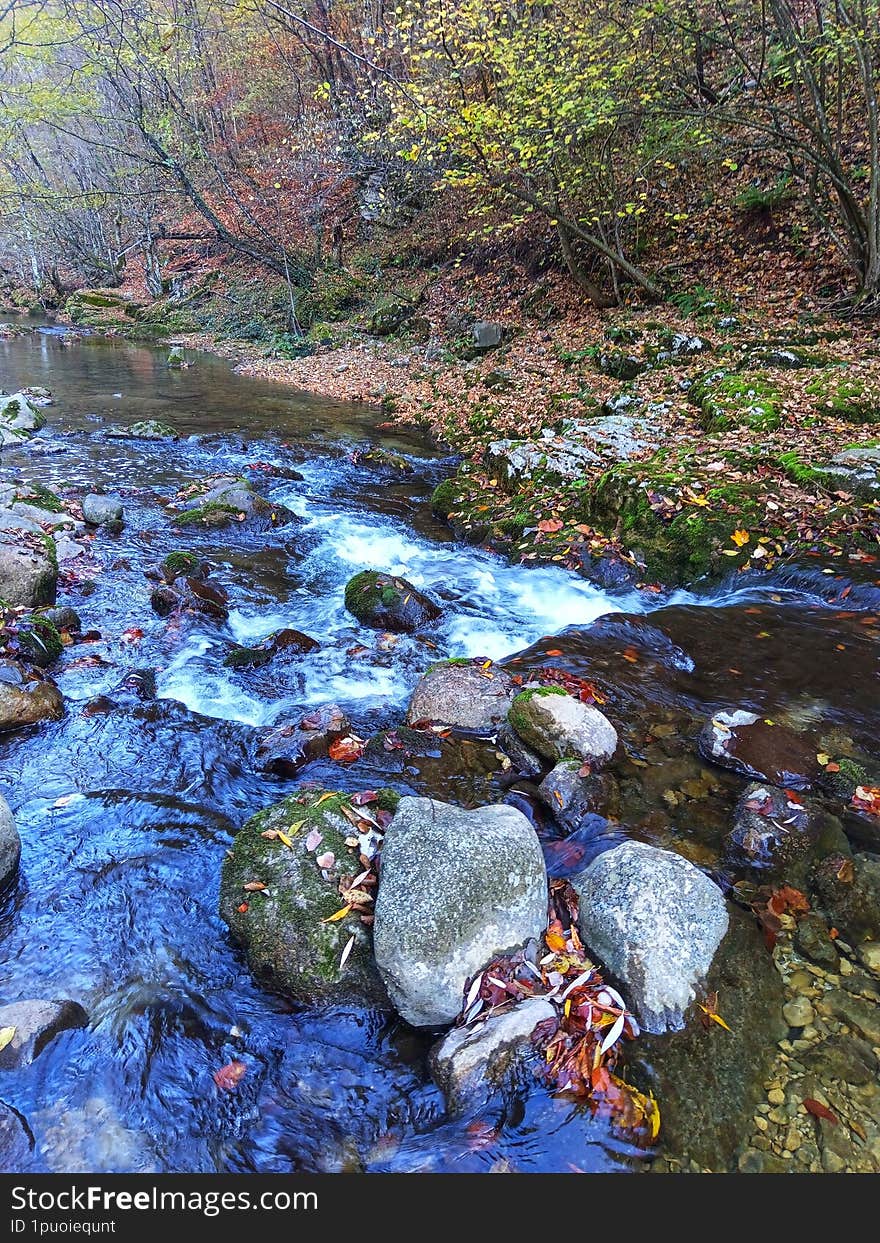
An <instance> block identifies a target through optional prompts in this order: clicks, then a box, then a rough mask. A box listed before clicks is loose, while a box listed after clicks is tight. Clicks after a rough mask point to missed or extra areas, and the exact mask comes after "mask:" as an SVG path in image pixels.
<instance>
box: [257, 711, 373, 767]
mask: <svg viewBox="0 0 880 1243" xmlns="http://www.w3.org/2000/svg"><path fill="white" fill-rule="evenodd" d="M350 732H351V722H350V721H349V719H348V717H347V716H346V715H345V713H344V712H343V711H342V709H341V708H340V707H339V704H322V705H321V706H320V707H319V708H315V709H314V710H313V711H312V712H309V713H308V714H307V715H306V716H304V717H302V719H301V720H299V721H296V722H294V721H288V722H285V723H282V724H280V725H273V726H271V727H270V728H268V729H263V730H260V731H259V733H258V734H257V745H256V750H255V752H254V767H255V768H256V769H257V770H258V771H259V772H270V773H275V774H276V775H277V776H279V777H293V776H295V775H296V773H298V772H299V770H300V769H301V768H302V767H303V765H305V764H308V763H310V762H311V761H312V760H318V759H323V758H324V756H326V755H327V754H328V753H329V751H330V746H331V744H332V743H334V742H336V740H337V739H339V738H342V737H344V736H345V735H346V734H348V733H350Z"/></svg>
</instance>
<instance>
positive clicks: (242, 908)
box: [236, 902, 251, 915]
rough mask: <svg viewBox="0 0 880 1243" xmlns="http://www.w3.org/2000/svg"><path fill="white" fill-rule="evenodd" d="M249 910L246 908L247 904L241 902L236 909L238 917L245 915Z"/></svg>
mask: <svg viewBox="0 0 880 1243" xmlns="http://www.w3.org/2000/svg"><path fill="white" fill-rule="evenodd" d="M250 909H251V908H250V907H249V906H248V904H247V902H242V904H241V906H238V907H236V910H237V911H238V913H239V915H247V913H248V911H249V910H250Z"/></svg>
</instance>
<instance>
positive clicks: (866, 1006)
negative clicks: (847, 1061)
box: [820, 988, 880, 1048]
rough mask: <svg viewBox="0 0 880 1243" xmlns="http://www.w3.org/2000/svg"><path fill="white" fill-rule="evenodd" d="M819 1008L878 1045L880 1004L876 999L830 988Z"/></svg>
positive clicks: (879, 1041) (879, 1036) (870, 1042)
mask: <svg viewBox="0 0 880 1243" xmlns="http://www.w3.org/2000/svg"><path fill="white" fill-rule="evenodd" d="M820 1008H821V1009H822V1010H823V1011H824V1012H826V1013H827V1012H829V1011H830V1013H831V1014H833V1015H834V1017H835V1018H836V1019H839V1020H840V1022H841V1023H846V1025H847V1027H849V1028H850V1029H851V1030H852V1031H854V1032H855V1033H856V1035H858V1036H861V1037H862V1038H863V1039H864V1040H867V1041H868V1043H869V1044H870V1045H872V1046H873V1047H875V1048H876V1047H877V1046H880V1006H878V1005H877V1003H876V1001H868V1000H867V998H865V997H856V996H855V995H854V994H853V993H850V992H848V991H847V990H846V989H845V988H832V989H830V990H829V991H828V992H827V993H825V994H824V995H823V997H822V1001H821V1003H820Z"/></svg>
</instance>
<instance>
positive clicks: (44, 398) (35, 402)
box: [21, 384, 54, 406]
mask: <svg viewBox="0 0 880 1243" xmlns="http://www.w3.org/2000/svg"><path fill="white" fill-rule="evenodd" d="M21 391H22V394H23V395H24V396H25V397H26V398H27V399H28V401H29V402H30V403H31V405H32V406H51V405H52V403H53V401H54V398H53V397H52V394H51V392H50V391H49V389H47V388H43V386H42V384H29V385H28V387H27V388H23V389H22V390H21Z"/></svg>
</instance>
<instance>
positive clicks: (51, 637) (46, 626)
mask: <svg viewBox="0 0 880 1243" xmlns="http://www.w3.org/2000/svg"><path fill="white" fill-rule="evenodd" d="M15 647H16V649H17V653H18V655H19V656H21V657H22V659H24V660H26V661H29V662H30V664H32V665H38V666H39V667H40V668H41V669H45V668H46V667H47V666H48V665H51V664H52V662H53V661H56V660H57V659H58V657H59V656H60V655H61V653H62V651H63V650H64V647H63V644H62V642H61V635H60V634H59V633H58V630H57V629H56V627H55V626H54V625H53V623H52V622H51V621H50V620H49V618H48V617H41V616H40V614H39V613H33V614H32V615H31V616H30V617H27V618H23V619H22V620H20V621H19V622H18V623H17V626H16V634H15Z"/></svg>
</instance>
